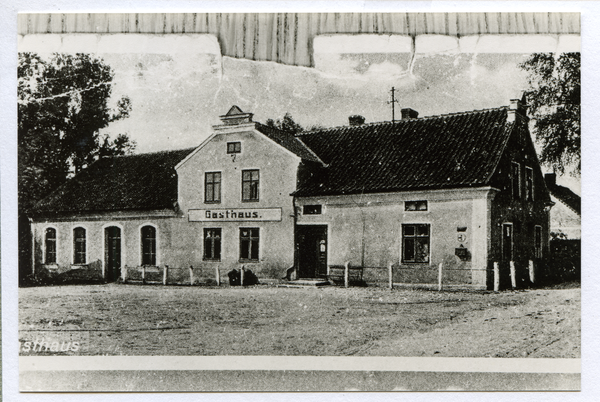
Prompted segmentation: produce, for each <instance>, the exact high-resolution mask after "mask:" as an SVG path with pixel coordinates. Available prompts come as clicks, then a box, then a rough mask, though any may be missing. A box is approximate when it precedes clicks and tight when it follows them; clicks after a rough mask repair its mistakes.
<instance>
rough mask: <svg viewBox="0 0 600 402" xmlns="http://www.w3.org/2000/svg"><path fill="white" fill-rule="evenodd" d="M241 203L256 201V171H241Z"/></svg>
mask: <svg viewBox="0 0 600 402" xmlns="http://www.w3.org/2000/svg"><path fill="white" fill-rule="evenodd" d="M242 201H258V170H243V171H242Z"/></svg>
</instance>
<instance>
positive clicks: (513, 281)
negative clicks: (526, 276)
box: [510, 261, 517, 289]
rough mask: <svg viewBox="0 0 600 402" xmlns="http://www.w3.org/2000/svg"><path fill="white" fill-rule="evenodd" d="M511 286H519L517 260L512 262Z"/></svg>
mask: <svg viewBox="0 0 600 402" xmlns="http://www.w3.org/2000/svg"><path fill="white" fill-rule="evenodd" d="M510 286H511V287H512V288H513V289H515V288H516V287H517V276H516V272H515V262H514V261H511V262H510Z"/></svg>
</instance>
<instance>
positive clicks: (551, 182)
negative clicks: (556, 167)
mask: <svg viewBox="0 0 600 402" xmlns="http://www.w3.org/2000/svg"><path fill="white" fill-rule="evenodd" d="M544 180H545V181H546V186H547V187H554V186H556V173H546V174H545V175H544Z"/></svg>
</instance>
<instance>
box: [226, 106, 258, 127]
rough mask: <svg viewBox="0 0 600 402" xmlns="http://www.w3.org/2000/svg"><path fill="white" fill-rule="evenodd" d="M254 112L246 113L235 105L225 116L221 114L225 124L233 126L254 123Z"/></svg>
mask: <svg viewBox="0 0 600 402" xmlns="http://www.w3.org/2000/svg"><path fill="white" fill-rule="evenodd" d="M252 116H254V114H252V113H244V112H242V109H240V108H239V107H237V106H235V105H233V106H232V107H231V109H229V111H228V112H227V113H226V114H224V115H223V116H219V118H220V119H221V121H222V122H223V124H225V125H226V126H233V125H236V124H244V123H252Z"/></svg>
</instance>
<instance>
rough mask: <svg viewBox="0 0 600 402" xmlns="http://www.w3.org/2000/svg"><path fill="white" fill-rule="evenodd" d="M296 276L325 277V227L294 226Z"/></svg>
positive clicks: (326, 245)
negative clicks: (296, 262) (296, 260)
mask: <svg viewBox="0 0 600 402" xmlns="http://www.w3.org/2000/svg"><path fill="white" fill-rule="evenodd" d="M296 243H297V248H298V276H299V277H300V278H318V277H325V276H327V247H328V244H327V225H298V226H296Z"/></svg>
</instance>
